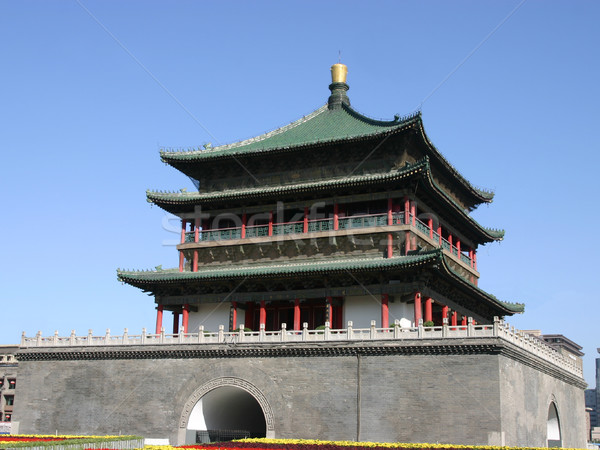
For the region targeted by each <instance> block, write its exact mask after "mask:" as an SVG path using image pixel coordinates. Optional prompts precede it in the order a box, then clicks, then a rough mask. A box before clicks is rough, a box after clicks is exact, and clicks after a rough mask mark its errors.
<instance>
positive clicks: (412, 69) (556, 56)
mask: <svg viewBox="0 0 600 450" xmlns="http://www.w3.org/2000/svg"><path fill="white" fill-rule="evenodd" d="M520 4H521V0H506V1H496V2H481V1H455V2H448V1H427V2H420V1H419V2H417V1H403V2H396V1H395V2H383V1H379V2H378V1H371V2H362V3H359V2H348V1H344V2H334V1H332V2H321V1H313V2H307V1H302V2H259V3H254V2H230V1H219V2H195V1H194V2H192V1H177V2H170V1H169V2H167V1H143V2H142V1H123V2H117V1H93V0H80V1H77V0H64V1H46V0H44V1H1V2H0V42H1V44H0V63H1V67H2V70H1V71H0V81H1V87H0V89H1V90H0V145H1V155H2V160H1V164H0V171H1V173H0V183H1V188H2V193H3V200H2V203H3V208H2V210H3V213H2V219H3V220H2V221H0V224H1V225H0V226H1V229H0V230H1V236H2V241H3V244H2V247H1V251H2V258H1V259H0V261H1V266H0V281H1V287H0V289H1V290H0V296H1V297H0V298H1V315H0V317H1V324H0V343H1V344H13V343H15V344H16V343H18V342H19V339H20V335H21V332H22V331H25V332H26V333H27V335H34V334H35V333H36V332H37V331H38V330H41V331H42V332H43V334H51V333H53V332H54V330H58V332H59V333H60V334H61V335H66V334H69V333H70V330H71V329H75V330H76V331H77V333H78V334H85V333H87V330H88V329H90V328H91V329H93V330H94V332H95V333H97V334H102V333H104V332H105V330H106V328H110V329H111V332H112V333H113V334H121V333H122V332H123V329H124V328H126V327H127V328H128V329H129V332H130V333H136V334H137V333H139V332H140V331H141V329H142V327H146V328H147V329H149V330H152V329H153V327H154V322H155V309H154V303H153V299H152V298H151V297H148V296H147V295H145V294H143V293H141V292H140V291H138V290H137V289H135V288H132V287H130V286H123V285H121V284H120V283H119V282H118V281H117V278H116V269H117V268H118V267H121V268H129V269H142V268H143V269H146V268H147V269H152V268H154V267H155V266H157V265H159V264H160V265H162V266H163V267H174V266H176V265H177V252H176V250H175V247H174V245H173V243H174V241H175V240H176V239H177V235H176V232H174V231H175V230H176V229H177V223H176V222H175V221H169V220H168V216H166V215H165V213H164V212H163V211H162V210H161V209H159V208H157V207H152V206H151V205H150V204H148V203H147V202H146V200H145V190H146V189H164V190H177V189H179V188H184V187H185V188H187V189H188V190H193V186H192V184H191V183H190V181H189V180H188V179H187V178H186V177H185V176H183V175H182V174H180V173H178V172H177V171H176V170H174V169H172V168H170V167H168V166H165V165H164V164H163V163H161V161H160V159H159V154H158V151H159V148H160V147H173V148H195V147H198V146H200V145H202V144H204V143H207V142H211V143H212V144H213V145H218V144H223V143H229V142H232V141H236V140H239V139H243V138H247V137H251V136H254V135H257V134H260V133H263V132H265V131H268V130H271V129H273V128H276V127H278V126H281V125H283V124H285V123H288V122H290V121H292V120H295V119H297V118H299V117H300V116H302V115H305V114H307V113H309V112H311V111H313V110H314V109H317V108H318V107H320V106H321V105H323V104H324V103H325V101H326V99H327V97H328V95H329V91H328V89H327V86H328V84H329V82H330V74H329V67H330V66H331V64H333V63H335V62H337V60H338V52H339V51H341V59H342V62H343V63H345V64H347V65H348V68H349V74H348V84H349V85H350V91H349V92H348V94H349V96H350V100H351V101H352V105H353V107H355V108H356V109H357V110H358V111H360V112H362V113H364V114H366V115H369V116H372V117H376V118H392V117H393V115H394V114H396V113H399V114H401V115H403V114H407V113H410V112H412V111H414V110H415V109H416V108H418V107H419V105H420V104H421V103H422V102H423V100H425V99H426V101H425V102H424V103H423V105H422V112H423V121H424V124H425V129H426V131H427V133H428V135H429V137H430V138H431V140H432V142H433V143H434V144H435V145H436V147H437V148H438V149H439V150H440V151H441V152H442V153H443V154H444V155H445V156H446V157H447V158H448V159H449V160H450V161H451V162H452V163H453V164H454V165H455V166H456V167H457V168H458V169H459V170H460V171H461V173H462V174H463V175H464V176H465V177H466V178H467V179H469V180H470V181H471V182H472V183H473V184H475V185H477V186H481V187H486V188H491V189H494V190H495V192H496V197H495V200H494V202H493V203H492V204H491V205H489V206H482V207H481V208H480V209H479V210H477V211H476V212H475V213H474V216H475V218H476V219H477V220H478V221H479V222H480V223H482V224H483V225H486V226H490V227H495V228H503V229H505V230H506V237H505V240H504V241H503V242H500V243H496V244H491V245H487V246H485V247H483V248H480V249H479V254H478V258H479V259H478V261H479V269H480V272H481V274H482V278H481V282H480V286H481V287H482V288H483V289H485V290H487V291H488V292H490V293H493V294H494V295H496V296H497V297H498V298H500V299H502V300H506V301H518V302H524V303H526V312H525V314H524V315H522V316H518V317H513V318H511V319H510V323H511V324H513V325H515V326H516V327H518V328H521V329H541V330H542V331H543V332H544V333H562V334H565V335H566V336H567V337H569V338H570V339H572V340H574V341H575V342H577V343H579V344H581V345H582V346H583V347H584V351H585V353H586V356H585V375H586V379H587V381H588V383H590V384H593V383H594V362H593V360H594V358H595V357H596V356H600V355H598V354H597V352H596V348H597V347H600V339H598V335H599V332H598V329H599V327H598V324H599V323H600V314H599V312H598V311H599V308H598V278H599V273H598V256H599V255H600V251H599V250H600V245H599V238H598V223H599V219H600V214H599V212H598V201H597V197H598V194H599V189H598V177H599V168H600V156H599V149H598V141H599V139H598V124H599V123H600V120H599V119H600V114H599V112H598V108H599V104H600V88H599V85H598V80H600V58H598V47H599V44H600V27H598V22H599V21H600V3H599V2H597V1H577V2H573V1H571V0H568V1H567V0H565V1H542V0H528V1H525V2H524V3H523V4H522V5H521V6H520V7H519V8H518V9H517V10H516V11H515V12H514V14H512V15H511V16H510V17H509V18H508V19H507V20H506V21H505V22H504V23H503V24H502V25H501V26H500V27H499V28H498V29H497V30H496V31H495V33H493V34H492V35H491V36H490V37H489V38H488V39H487V40H486V41H485V42H484V43H483V44H482V45H481V46H480V47H479V48H478V50H477V51H476V52H475V53H473V54H472V56H471V57H470V58H468V59H467V60H466V61H465V62H464V64H462V65H461V66H460V67H459V68H458V70H456V72H454V73H453V74H452V76H451V77H450V78H448V79H446V78H447V76H448V75H449V74H450V73H451V72H452V71H453V70H454V69H455V68H456V67H457V66H458V65H459V64H460V63H461V62H462V61H463V60H464V59H465V58H466V57H467V56H468V55H469V54H470V53H471V52H472V51H473V50H474V49H475V48H476V47H477V46H478V45H479V44H480V43H481V42H482V41H483V40H484V39H485V38H486V37H487V36H488V35H489V34H490V33H491V32H492V31H493V30H494V29H495V28H496V27H497V26H498V25H499V24H501V23H502V21H503V20H504V19H506V18H507V16H509V14H510V13H511V11H513V10H515V8H517V7H518V6H519V5H520ZM444 80H446V81H444ZM440 83H442V84H441V86H439V85H440ZM438 86H439V89H437V90H436V91H435V92H433V94H432V95H430V93H432V91H433V90H434V89H435V88H436V87H438Z"/></svg>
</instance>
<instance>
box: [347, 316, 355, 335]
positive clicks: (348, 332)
mask: <svg viewBox="0 0 600 450" xmlns="http://www.w3.org/2000/svg"><path fill="white" fill-rule="evenodd" d="M352 325H353V324H352V321H351V320H349V321H348V326H347V328H346V335H347V336H348V340H352V338H353V337H354V336H353V333H354V332H353V331H352Z"/></svg>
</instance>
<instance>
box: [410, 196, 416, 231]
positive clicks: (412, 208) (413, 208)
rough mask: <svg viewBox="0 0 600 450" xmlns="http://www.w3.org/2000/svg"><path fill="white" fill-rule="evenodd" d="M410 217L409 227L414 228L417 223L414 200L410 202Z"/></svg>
mask: <svg viewBox="0 0 600 450" xmlns="http://www.w3.org/2000/svg"><path fill="white" fill-rule="evenodd" d="M410 215H411V216H412V217H411V225H412V226H415V225H416V223H417V202H415V201H414V200H413V201H412V202H410Z"/></svg>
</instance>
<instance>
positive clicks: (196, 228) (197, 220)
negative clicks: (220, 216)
mask: <svg viewBox="0 0 600 450" xmlns="http://www.w3.org/2000/svg"><path fill="white" fill-rule="evenodd" d="M199 239H200V218H199V217H196V218H195V219H194V242H198V240H199Z"/></svg>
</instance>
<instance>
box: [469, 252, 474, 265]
mask: <svg viewBox="0 0 600 450" xmlns="http://www.w3.org/2000/svg"><path fill="white" fill-rule="evenodd" d="M469 259H470V260H471V267H473V249H472V248H470V249H469Z"/></svg>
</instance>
